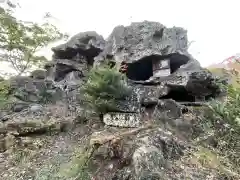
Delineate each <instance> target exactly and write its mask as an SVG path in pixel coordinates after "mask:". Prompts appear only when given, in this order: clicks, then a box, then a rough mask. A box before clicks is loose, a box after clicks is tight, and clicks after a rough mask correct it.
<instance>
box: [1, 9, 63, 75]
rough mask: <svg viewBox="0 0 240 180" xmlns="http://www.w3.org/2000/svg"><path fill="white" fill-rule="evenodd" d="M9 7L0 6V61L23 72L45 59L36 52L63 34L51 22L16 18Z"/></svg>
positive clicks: (46, 18) (40, 63)
mask: <svg viewBox="0 0 240 180" xmlns="http://www.w3.org/2000/svg"><path fill="white" fill-rule="evenodd" d="M12 7H14V6H10V9H9V8H8V9H6V8H2V7H0V61H2V62H7V63H10V65H11V66H12V67H13V69H14V70H15V71H16V72H17V73H18V74H19V75H21V74H23V73H25V72H27V71H29V70H30V69H32V68H34V67H39V66H41V65H42V64H43V62H44V61H46V58H45V57H43V56H37V55H36V52H37V51H39V50H40V49H41V48H43V47H45V46H46V45H48V44H49V43H51V42H54V41H56V40H59V39H62V38H63V37H64V35H63V34H62V33H60V32H59V30H58V29H57V28H56V27H55V26H54V25H52V24H50V23H49V22H48V18H49V17H48V16H47V17H45V20H46V22H44V23H43V24H37V23H34V22H26V21H22V20H19V19H17V18H16V17H14V15H13V8H12Z"/></svg>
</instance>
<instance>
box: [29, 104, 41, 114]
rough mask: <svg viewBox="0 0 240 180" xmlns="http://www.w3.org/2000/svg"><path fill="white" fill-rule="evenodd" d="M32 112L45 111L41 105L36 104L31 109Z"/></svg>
mask: <svg viewBox="0 0 240 180" xmlns="http://www.w3.org/2000/svg"><path fill="white" fill-rule="evenodd" d="M30 111H31V112H33V113H38V112H42V111H43V106H42V105H40V104H34V105H32V106H31V107H30Z"/></svg>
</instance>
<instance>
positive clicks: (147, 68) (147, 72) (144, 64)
mask: <svg viewBox="0 0 240 180" xmlns="http://www.w3.org/2000/svg"><path fill="white" fill-rule="evenodd" d="M126 75H127V77H128V78H129V79H131V80H134V81H145V80H148V79H149V78H150V77H151V76H153V64H152V57H151V56H148V57H145V58H143V59H141V60H139V61H137V62H134V63H130V64H128V69H127V72H126Z"/></svg>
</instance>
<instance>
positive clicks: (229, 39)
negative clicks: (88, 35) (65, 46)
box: [17, 0, 240, 65]
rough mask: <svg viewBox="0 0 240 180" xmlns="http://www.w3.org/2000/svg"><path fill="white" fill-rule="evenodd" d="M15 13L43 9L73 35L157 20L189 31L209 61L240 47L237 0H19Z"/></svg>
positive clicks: (29, 14) (198, 53) (29, 15)
mask: <svg viewBox="0 0 240 180" xmlns="http://www.w3.org/2000/svg"><path fill="white" fill-rule="evenodd" d="M20 4H21V7H22V9H21V10H19V11H18V13H17V14H18V16H19V17H21V18H23V19H28V20H33V21H36V20H40V19H41V18H42V16H43V15H44V13H45V12H50V13H51V14H52V15H53V16H55V17H56V18H57V20H56V22H57V25H58V26H59V27H60V28H61V29H62V30H64V31H67V32H69V33H70V34H71V35H74V34H76V33H78V32H81V31H87V30H95V31H97V32H98V33H99V34H102V35H103V36H104V37H107V36H108V35H109V34H110V32H111V31H112V29H113V28H114V27H115V26H116V25H120V24H123V25H127V24H130V22H132V21H142V20H150V21H158V22H161V23H162V24H164V25H166V26H168V27H171V26H174V25H175V26H181V27H184V28H186V29H187V30H188V35H189V40H194V41H196V42H195V43H193V44H192V46H191V48H190V52H191V53H192V54H193V55H194V56H195V57H196V58H197V59H198V60H199V61H200V62H201V64H202V65H209V64H211V63H213V62H220V61H222V60H223V59H225V58H227V57H229V56H231V55H233V54H235V53H238V52H240V49H239V42H240V33H239V32H240V24H239V23H238V17H239V9H238V7H239V6H240V1H239V0H211V1H210V0H201V1H193V0H181V1H179V0H121V1H116V0H101V1H99V0H88V1H83V0H68V1H64V0H41V1H36V0H35V1H30V0H20Z"/></svg>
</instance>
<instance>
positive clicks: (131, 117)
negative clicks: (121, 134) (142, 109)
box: [103, 113, 141, 127]
mask: <svg viewBox="0 0 240 180" xmlns="http://www.w3.org/2000/svg"><path fill="white" fill-rule="evenodd" d="M103 122H104V123H105V124H106V125H109V126H118V127H139V126H140V124H141V116H140V114H139V113H108V114H104V116H103Z"/></svg>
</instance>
